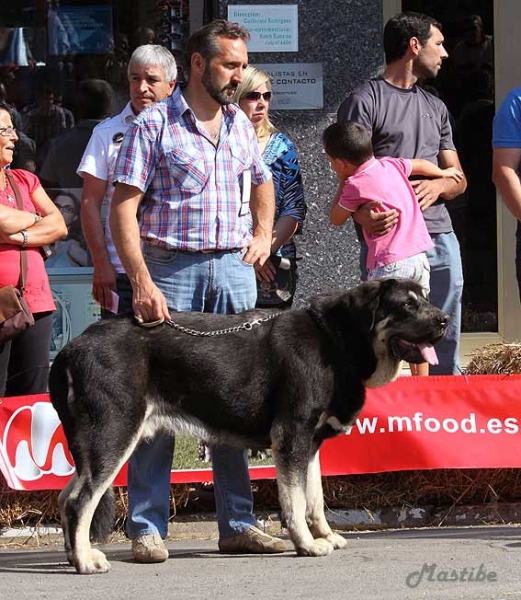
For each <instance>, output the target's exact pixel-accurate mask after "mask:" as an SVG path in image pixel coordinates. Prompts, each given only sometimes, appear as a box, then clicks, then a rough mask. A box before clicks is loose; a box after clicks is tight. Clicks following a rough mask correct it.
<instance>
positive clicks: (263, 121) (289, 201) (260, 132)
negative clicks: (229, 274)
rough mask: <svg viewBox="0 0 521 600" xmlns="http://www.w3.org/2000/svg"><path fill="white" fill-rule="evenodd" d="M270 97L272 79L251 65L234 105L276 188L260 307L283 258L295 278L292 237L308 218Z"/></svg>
mask: <svg viewBox="0 0 521 600" xmlns="http://www.w3.org/2000/svg"><path fill="white" fill-rule="evenodd" d="M271 96H272V87H271V81H270V76H269V75H268V74H267V73H265V72H264V71H261V70H259V69H256V68H255V67H252V66H251V65H250V66H249V67H248V68H247V69H246V70H245V71H244V74H243V80H242V83H241V85H240V86H239V87H238V88H237V91H236V92H235V102H236V103H237V104H238V105H239V106H240V107H241V109H242V110H243V111H244V112H245V113H246V115H247V116H248V118H249V119H250V121H251V122H252V125H253V127H254V128H255V132H256V134H257V141H258V143H259V146H260V149H261V151H262V155H263V158H264V162H265V163H266V164H267V165H268V167H269V168H270V169H271V172H272V175H273V183H274V186H275V225H274V228H273V239H272V242H271V258H270V259H269V260H267V261H266V263H265V264H264V266H263V267H262V268H260V269H259V270H258V271H257V279H258V281H259V285H258V289H259V295H258V300H257V303H258V305H259V306H261V305H264V303H263V302H264V300H263V297H264V295H270V296H272V294H270V288H271V290H272V291H273V286H272V285H271V283H272V282H273V281H274V280H275V276H276V272H277V268H276V266H277V265H280V258H284V261H285V264H284V263H283V267H288V266H289V268H290V269H292V270H293V272H294V274H295V278H296V246H295V242H294V240H293V235H294V234H295V233H300V231H301V229H302V223H303V221H304V218H305V216H306V204H305V202H304V189H303V186H302V177H301V173H300V166H299V163H298V157H297V152H296V150H295V146H294V145H293V143H292V142H291V140H290V139H289V138H288V137H287V136H285V135H284V134H283V133H281V132H280V131H277V129H276V128H275V126H274V125H273V124H272V123H271V121H270V119H269V108H270V101H271ZM279 268H280V267H279ZM267 302H268V304H269V306H273V307H275V306H277V305H276V304H274V302H273V298H272V297H271V298H270V299H269V300H267ZM292 302H293V295H292V294H290V293H289V292H288V293H287V294H285V293H281V294H280V303H279V304H278V308H287V307H289V306H291V304H292ZM268 304H266V305H268Z"/></svg>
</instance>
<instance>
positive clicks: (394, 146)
mask: <svg viewBox="0 0 521 600" xmlns="http://www.w3.org/2000/svg"><path fill="white" fill-rule="evenodd" d="M337 120H338V121H339V122H343V121H347V120H352V121H357V122H358V123H361V124H362V125H364V126H365V127H367V129H368V130H369V131H370V132H371V137H372V143H373V150H374V154H375V156H376V157H377V158H380V157H382V156H393V157H395V158H424V159H427V160H430V161H431V162H433V163H434V164H438V154H439V152H440V150H455V146H454V142H453V141H452V129H451V126H450V122H449V111H448V110H447V107H446V106H445V104H444V103H443V102H442V101H441V100H440V99H439V98H436V96H433V95H432V94H429V93H428V92H426V91H425V90H423V89H422V88H421V87H419V86H417V85H414V86H413V87H412V88H409V89H403V88H398V87H395V86H394V85H391V84H389V83H387V81H385V79H383V78H382V77H377V78H376V79H371V80H369V81H368V82H366V83H364V84H363V85H361V86H360V87H358V88H356V89H355V90H354V91H353V92H352V93H351V94H350V95H349V96H348V97H347V98H346V99H345V100H344V102H342V104H341V105H340V108H339V109H338V115H337ZM423 217H424V219H425V223H426V225H427V229H428V230H429V233H449V232H451V231H452V223H451V220H450V216H449V213H448V211H447V208H446V207H445V202H444V201H443V200H442V199H441V198H439V199H438V200H437V201H436V202H435V203H434V204H433V205H431V206H429V207H428V208H427V209H426V210H425V211H424V212H423Z"/></svg>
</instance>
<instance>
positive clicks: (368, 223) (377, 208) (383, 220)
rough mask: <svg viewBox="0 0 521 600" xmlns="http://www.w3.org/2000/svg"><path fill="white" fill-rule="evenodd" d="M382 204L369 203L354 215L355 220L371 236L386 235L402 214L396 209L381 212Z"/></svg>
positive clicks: (363, 205)
mask: <svg viewBox="0 0 521 600" xmlns="http://www.w3.org/2000/svg"><path fill="white" fill-rule="evenodd" d="M381 208H382V203H381V202H377V201H375V202H367V203H366V204H362V206H360V207H359V208H358V209H357V210H356V212H354V213H353V219H354V220H355V221H356V222H357V223H358V224H359V225H360V227H362V229H363V230H364V231H366V232H367V233H369V234H371V235H385V234H386V233H387V232H388V231H390V230H391V229H392V228H393V227H394V226H395V225H396V223H398V218H399V216H400V213H399V212H398V211H397V210H396V209H395V208H393V209H391V210H384V211H383V210H381Z"/></svg>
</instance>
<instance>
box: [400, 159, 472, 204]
mask: <svg viewBox="0 0 521 600" xmlns="http://www.w3.org/2000/svg"><path fill="white" fill-rule="evenodd" d="M438 162H439V164H440V167H442V168H443V169H447V168H448V167H455V168H456V169H458V170H459V171H463V169H462V168H461V163H460V161H459V157H458V153H457V152H456V151H455V150H442V151H441V152H440V153H439V155H438ZM411 185H412V187H413V188H414V191H415V193H416V197H417V198H418V204H419V205H420V208H421V209H422V210H425V209H426V208H427V207H429V206H431V204H434V202H436V200H438V198H440V197H441V198H443V199H444V200H453V199H454V198H456V197H457V196H459V195H460V194H463V192H464V191H465V190H466V189H467V179H466V178H465V177H463V178H462V179H461V181H455V180H454V179H452V178H445V177H443V178H442V177H440V178H438V179H418V180H416V181H411Z"/></svg>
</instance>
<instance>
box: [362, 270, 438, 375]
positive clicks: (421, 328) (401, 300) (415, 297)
mask: <svg viewBox="0 0 521 600" xmlns="http://www.w3.org/2000/svg"><path fill="white" fill-rule="evenodd" d="M366 286H371V288H372V289H370V290H368V291H369V293H372V294H374V295H375V296H376V298H374V299H373V302H372V307H371V311H372V314H373V315H374V325H373V327H374V331H375V334H376V337H377V341H376V343H377V344H385V345H386V347H387V349H388V352H389V353H390V354H392V355H393V356H394V357H395V358H396V359H398V360H406V361H407V362H410V363H421V362H428V363H430V364H437V363H438V360H437V357H436V352H435V350H434V347H433V346H434V344H436V343H437V342H439V341H440V340H441V339H442V337H443V336H444V335H445V331H446V329H447V325H448V322H449V317H448V316H447V315H446V314H445V313H444V312H443V311H441V310H440V309H439V308H436V307H435V306H433V305H432V304H430V303H429V302H428V301H427V300H426V298H425V296H424V294H423V290H422V288H421V286H419V285H418V284H417V283H415V282H414V281H412V280H410V279H381V280H375V281H371V282H367V284H363V286H360V287H366ZM375 287H376V289H374V288H375ZM361 291H362V292H363V290H361ZM363 293H364V292H363Z"/></svg>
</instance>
